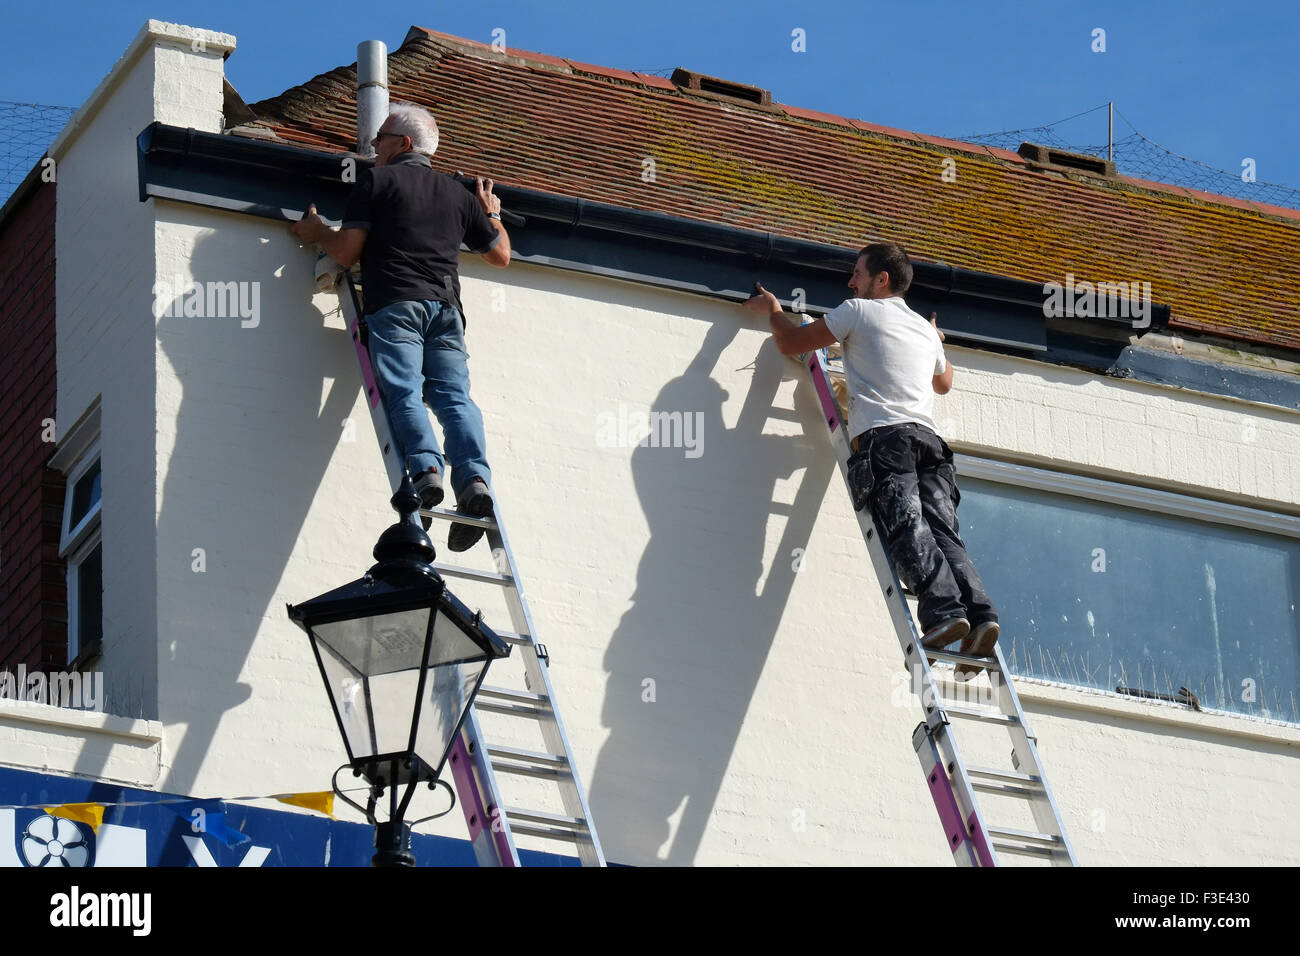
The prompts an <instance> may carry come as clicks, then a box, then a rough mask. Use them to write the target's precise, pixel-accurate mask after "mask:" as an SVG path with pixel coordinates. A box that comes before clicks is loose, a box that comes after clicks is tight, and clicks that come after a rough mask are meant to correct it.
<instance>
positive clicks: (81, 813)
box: [44, 803, 108, 833]
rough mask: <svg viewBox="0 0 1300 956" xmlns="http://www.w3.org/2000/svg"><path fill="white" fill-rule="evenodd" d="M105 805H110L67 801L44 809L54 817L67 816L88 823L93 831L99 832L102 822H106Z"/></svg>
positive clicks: (69, 818)
mask: <svg viewBox="0 0 1300 956" xmlns="http://www.w3.org/2000/svg"><path fill="white" fill-rule="evenodd" d="M105 806H108V804H103V803H65V804H62V805H60V806H57V807H45V808H44V809H45V812H46V813H48V814H49V815H50V816H52V817H65V818H66V819H68V820H75V821H76V822H78V823H88V824H90V829H91V831H92V832H94V833H98V832H99V826H100V824H102V823H103V822H104V807H105Z"/></svg>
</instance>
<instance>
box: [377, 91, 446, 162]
mask: <svg viewBox="0 0 1300 956" xmlns="http://www.w3.org/2000/svg"><path fill="white" fill-rule="evenodd" d="M388 118H389V121H390V124H391V126H390V128H391V129H392V131H393V132H394V133H397V134H398V135H400V136H409V137H411V149H412V150H414V151H415V152H417V153H423V154H424V155H426V156H432V155H433V154H434V153H436V152H437V151H438V121H437V120H435V119H434V118H433V115H432V114H431V113H430V112H429V111H428V110H426V109H425V108H424V107H423V106H416V105H415V104H414V103H394V104H393V105H392V106H390V107H389V108H388Z"/></svg>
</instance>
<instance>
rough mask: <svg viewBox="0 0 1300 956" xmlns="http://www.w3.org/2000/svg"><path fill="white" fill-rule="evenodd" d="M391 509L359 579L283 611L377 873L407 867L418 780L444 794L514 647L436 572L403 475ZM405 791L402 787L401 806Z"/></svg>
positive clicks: (415, 501) (417, 502)
mask: <svg viewBox="0 0 1300 956" xmlns="http://www.w3.org/2000/svg"><path fill="white" fill-rule="evenodd" d="M392 505H393V508H394V510H396V511H397V512H398V515H399V519H398V521H397V523H396V524H394V525H393V526H392V527H390V528H389V529H388V530H386V531H385V532H384V533H383V535H381V536H380V538H379V543H378V544H376V545H375V548H374V556H375V560H376V561H377V562H378V563H377V564H375V565H374V566H373V567H372V568H371V569H370V570H369V571H367V572H366V575H365V577H363V578H360V579H359V580H356V581H353V582H351V583H350V584H345V585H343V586H342V587H340V588H335V589H334V590H333V591H329V592H327V593H325V594H322V595H320V596H319V597H314V598H312V599H311V600H310V601H305V602H303V603H302V604H298V605H288V612H289V618H290V619H291V620H292V621H293V622H294V623H295V624H297V625H298V626H299V627H301V628H302V629H303V630H304V631H306V632H307V637H308V639H309V640H310V641H311V646H312V651H313V653H314V654H315V656H316V663H317V665H318V666H319V667H320V673H321V678H322V679H323V680H324V681H325V688H326V690H327V691H328V693H329V697H330V706H331V707H332V708H333V710H334V719H335V720H336V721H337V722H338V726H339V733H340V734H341V735H342V736H343V744H344V746H345V747H346V748H347V752H348V763H347V765H346V766H350V767H351V768H352V771H353V773H354V774H356V775H360V776H364V777H365V778H366V780H367V781H368V782H369V784H370V800H369V802H368V804H367V806H366V807H365V808H364V809H363V810H362V808H361V807H360V806H359V805H358V804H356V803H354V802H353V801H351V800H348V798H347V797H345V796H343V794H342V793H339V796H340V797H342V798H343V799H344V800H347V801H348V802H349V803H351V804H352V805H353V806H356V807H357V809H359V810H362V812H363V813H365V815H366V819H367V820H369V821H370V822H371V823H372V824H374V826H375V828H376V834H375V848H376V851H377V852H376V854H375V857H374V859H373V860H372V865H374V866H414V865H415V858H414V857H413V856H412V855H411V852H410V829H411V828H410V825H409V824H407V823H405V822H404V821H403V816H404V815H405V813H406V808H407V806H408V805H409V804H410V801H411V796H412V795H413V793H414V791H415V788H416V787H417V786H418V785H419V784H420V783H422V782H427V783H428V784H429V787H430V788H433V787H434V786H437V785H442V786H446V787H447V789H448V790H449V791H450V790H451V787H450V786H448V785H447V784H446V783H445V782H444V781H441V780H439V779H438V774H439V773H440V772H441V771H442V767H443V764H444V763H445V761H446V759H447V753H448V751H449V750H450V749H451V747H452V744H453V743H454V742H455V739H456V735H457V734H458V733H459V732H460V728H461V725H462V724H463V723H464V721H465V716H466V714H467V713H468V712H469V708H470V705H471V704H472V703H473V702H474V696H475V695H476V694H477V693H478V689H479V687H480V686H481V685H482V683H483V678H484V676H485V675H486V673H487V668H488V665H489V664H490V663H491V662H492V661H493V660H495V659H497V658H500V657H505V656H507V655H508V654H509V653H510V645H509V644H507V643H506V642H505V641H503V640H502V639H501V638H499V637H497V635H496V634H495V633H493V631H492V629H491V628H489V627H488V626H487V625H486V624H484V623H483V617H482V615H481V614H477V613H471V612H470V610H469V609H468V608H467V607H466V606H465V605H464V604H462V603H461V602H460V601H459V600H457V598H456V597H455V595H453V594H452V593H451V592H450V591H448V590H447V586H446V583H445V582H444V581H443V579H442V576H441V575H440V574H438V572H437V571H436V570H434V568H433V567H432V562H433V559H434V550H433V545H432V543H431V542H430V541H429V536H428V535H427V534H425V532H424V529H423V528H422V527H421V526H420V521H419V519H418V517H417V516H418V514H419V507H420V499H419V497H418V496H417V495H416V493H415V489H414V487H413V486H412V485H411V480H410V478H408V477H403V479H402V485H401V487H400V488H399V489H398V490H397V493H396V494H394V495H393V497H392ZM339 769H340V770H342V769H343V768H342V767H340V768H339ZM337 775H338V774H337V772H336V773H335V776H336V777H337ZM400 787H405V788H406V789H405V792H404V793H403V795H402V796H401V797H400V799H399V797H398V789H399V788H400ZM385 790H388V797H389V800H388V802H389V816H388V819H387V820H384V821H380V820H377V819H376V818H375V813H374V810H375V806H376V804H377V803H378V801H379V800H380V799H382V798H383V796H384V791H385ZM335 792H338V788H337V785H336V786H335ZM452 799H453V801H454V800H455V794H454V792H453V793H452Z"/></svg>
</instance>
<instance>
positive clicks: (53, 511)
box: [0, 183, 68, 670]
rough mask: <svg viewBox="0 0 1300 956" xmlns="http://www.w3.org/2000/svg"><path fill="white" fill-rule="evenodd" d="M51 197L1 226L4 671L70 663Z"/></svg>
mask: <svg viewBox="0 0 1300 956" xmlns="http://www.w3.org/2000/svg"><path fill="white" fill-rule="evenodd" d="M54 190H55V186H54V184H53V183H39V184H38V185H37V186H36V188H35V189H34V190H33V191H32V192H31V193H29V194H28V195H27V197H26V198H25V199H23V200H22V201H21V202H20V204H19V206H18V207H17V208H16V209H13V210H11V211H10V214H9V216H8V217H7V218H6V220H5V221H4V223H2V224H0V668H8V669H10V670H12V669H13V668H15V667H16V666H17V665H19V664H26V665H27V666H28V667H29V668H44V669H58V668H60V667H62V666H64V665H65V664H66V663H67V661H66V657H67V647H68V624H67V622H68V609H67V586H66V583H65V574H66V570H65V566H64V563H63V561H61V560H60V559H59V530H60V524H61V521H62V517H63V486H64V481H63V476H62V475H60V474H59V473H58V472H56V471H54V470H53V469H50V468H47V467H46V463H47V462H48V461H49V460H50V456H51V455H52V454H54V443H53V442H45V441H42V432H43V431H45V429H44V427H43V426H42V421H43V420H45V419H47V418H49V419H52V418H54V403H55V389H54V382H55V377H54V344H55V342H54Z"/></svg>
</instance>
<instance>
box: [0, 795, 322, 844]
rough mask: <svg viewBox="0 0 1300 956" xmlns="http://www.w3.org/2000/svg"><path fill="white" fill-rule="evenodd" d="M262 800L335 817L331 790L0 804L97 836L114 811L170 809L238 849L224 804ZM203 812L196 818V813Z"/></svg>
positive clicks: (235, 832) (238, 839)
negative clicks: (88, 829)
mask: <svg viewBox="0 0 1300 956" xmlns="http://www.w3.org/2000/svg"><path fill="white" fill-rule="evenodd" d="M258 800H278V801H279V802H280V803H286V804H289V805H290V806H295V807H302V808H303V809H305V810H314V811H315V812H317V813H323V814H324V815H325V816H327V817H329V818H330V819H331V820H334V819H337V818H336V817H335V816H334V794H333V792H332V791H329V790H313V791H308V792H305V793H271V794H267V795H265V796H248V797H206V798H204V797H199V798H195V797H174V798H170V799H162V800H118V801H103V802H94V803H0V810H44V811H45V812H46V813H48V814H49V815H50V816H54V817H65V818H66V819H69V820H75V821H77V822H78V823H86V824H89V825H90V827H91V829H92V830H94V831H95V832H96V833H98V832H99V828H100V826H101V825H102V824H103V822H104V812H105V811H106V810H110V809H112V808H114V807H155V806H167V807H168V808H169V809H172V810H173V812H174V813H176V815H177V816H180V817H182V818H183V819H187V820H189V821H190V822H191V824H192V825H195V824H197V821H199V820H200V819H203V821H204V822H203V826H204V827H206V829H205V830H203V831H196V832H206V833H211V834H214V835H217V834H220V835H221V836H220V837H219V838H220V839H221V840H222V841H223V842H225V843H226V845H227V846H235V845H236V844H239V843H243V842H245V841H246V840H248V839H249V838H248V837H246V836H244V835H243V834H242V833H240V832H239V831H238V830H230V829H229V828H227V827H226V825H225V814H224V812H223V810H222V808H221V804H223V803H250V802H254V801H258ZM195 810H198V811H201V812H200V813H199V814H197V815H196V814H195V813H194V811H195Z"/></svg>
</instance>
